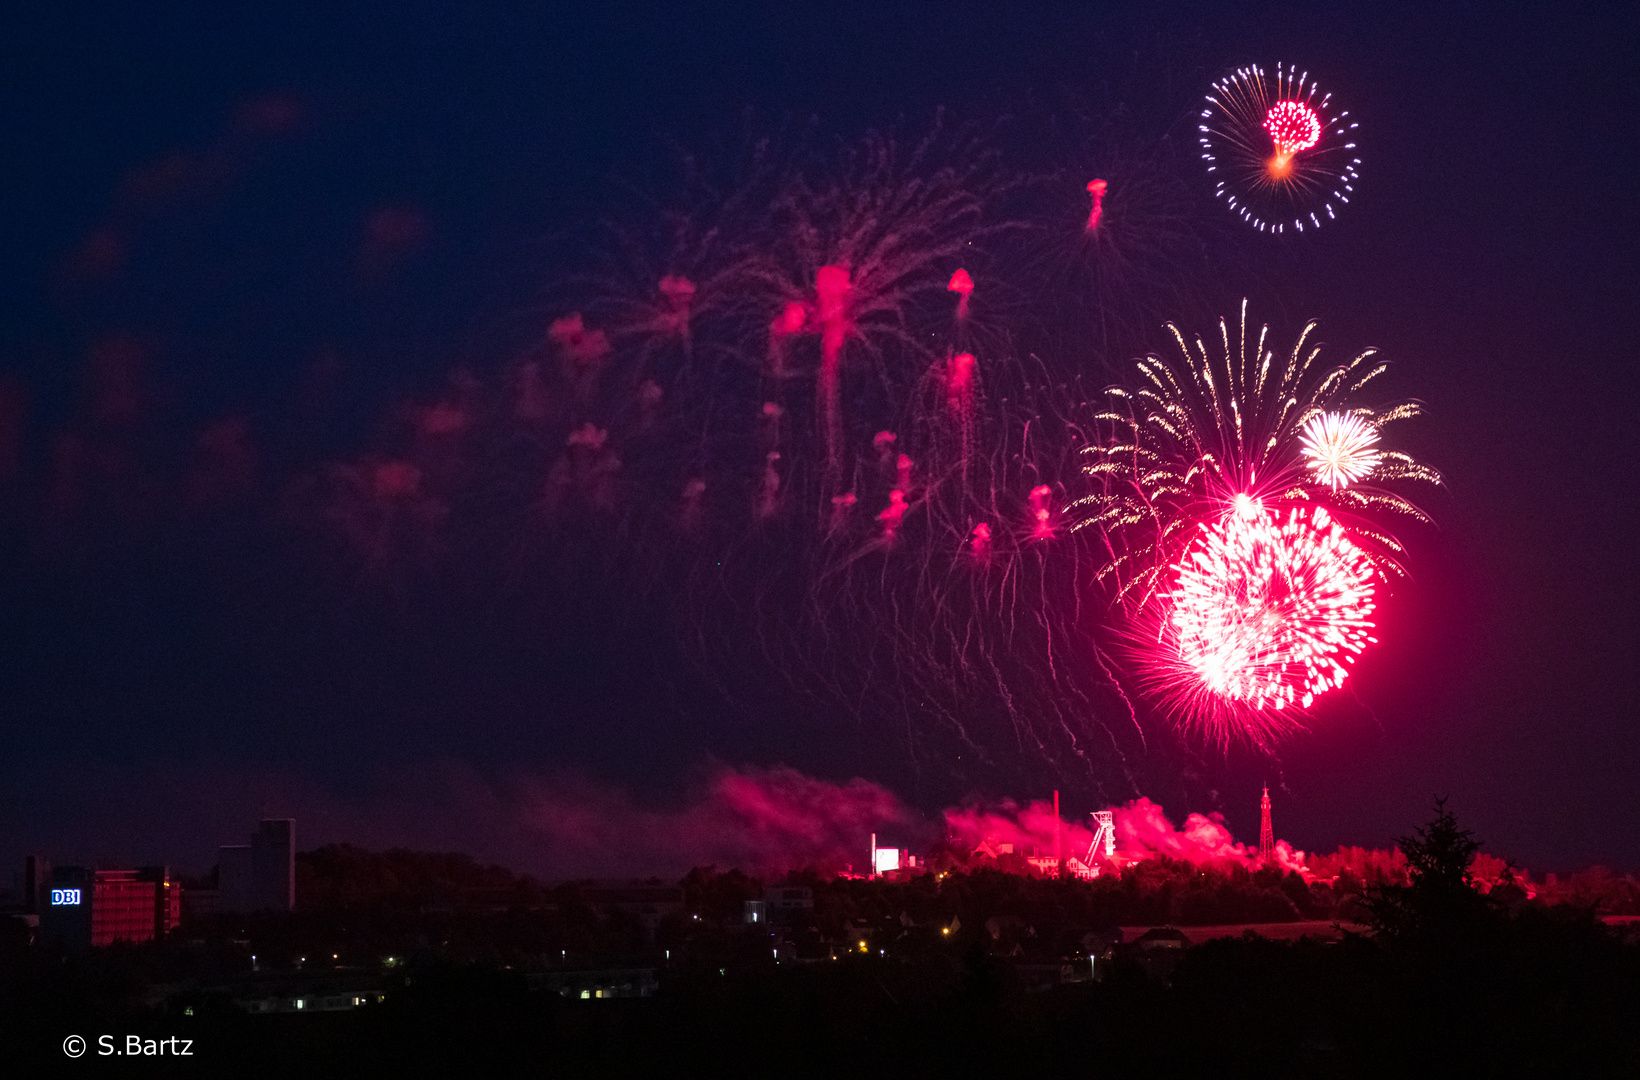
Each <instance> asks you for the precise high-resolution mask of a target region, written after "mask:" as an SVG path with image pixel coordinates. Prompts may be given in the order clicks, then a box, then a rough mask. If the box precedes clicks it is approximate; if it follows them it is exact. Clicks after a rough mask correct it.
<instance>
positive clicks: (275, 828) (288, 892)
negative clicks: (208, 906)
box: [217, 818, 296, 913]
mask: <svg viewBox="0 0 1640 1080" xmlns="http://www.w3.org/2000/svg"><path fill="white" fill-rule="evenodd" d="M217 893H218V896H217V909H218V910H219V911H225V912H236V913H243V912H250V911H293V910H295V908H296V822H295V821H294V820H293V819H291V818H266V819H264V820H263V821H262V823H261V824H260V825H259V826H258V827H257V830H256V832H255V833H254V834H252V836H251V842H250V843H249V844H234V845H230V846H226V847H223V848H222V849H221V850H220V852H219V857H218V860H217Z"/></svg>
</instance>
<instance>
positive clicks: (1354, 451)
mask: <svg viewBox="0 0 1640 1080" xmlns="http://www.w3.org/2000/svg"><path fill="white" fill-rule="evenodd" d="M1299 440H1300V442H1301V443H1302V445H1303V450H1304V460H1305V462H1306V463H1307V464H1308V465H1309V467H1310V470H1311V471H1312V472H1313V473H1315V480H1316V483H1318V484H1326V485H1327V486H1328V487H1330V488H1332V489H1333V490H1334V491H1337V490H1338V489H1339V488H1342V487H1348V486H1349V485H1350V484H1353V483H1354V482H1355V481H1357V480H1360V479H1363V478H1364V477H1367V476H1369V475H1371V474H1372V471H1373V470H1374V469H1376V468H1377V467H1378V463H1379V461H1380V460H1381V459H1382V455H1381V454H1379V452H1378V429H1377V428H1376V427H1374V426H1373V425H1372V424H1370V423H1369V422H1367V421H1366V420H1364V419H1362V418H1361V417H1360V416H1357V415H1355V414H1353V413H1337V412H1323V413H1316V414H1315V415H1314V416H1312V417H1310V419H1309V422H1308V423H1306V424H1305V425H1304V431H1303V434H1302V435H1300V436H1299Z"/></svg>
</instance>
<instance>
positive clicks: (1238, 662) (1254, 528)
mask: <svg viewBox="0 0 1640 1080" xmlns="http://www.w3.org/2000/svg"><path fill="white" fill-rule="evenodd" d="M1173 572H1174V581H1173V585H1172V588H1171V589H1170V590H1169V591H1168V592H1167V593H1165V594H1163V595H1162V596H1161V597H1159V600H1160V611H1161V616H1162V623H1161V626H1160V633H1159V635H1158V641H1157V646H1156V647H1157V652H1158V655H1157V656H1156V662H1155V663H1154V664H1151V665H1147V667H1148V668H1149V671H1150V673H1151V677H1152V678H1153V679H1154V681H1155V682H1156V683H1158V684H1159V685H1158V687H1157V689H1158V690H1160V691H1161V692H1162V694H1163V696H1164V697H1166V698H1168V699H1169V700H1170V701H1171V702H1172V703H1173V704H1174V705H1176V706H1178V707H1179V708H1180V709H1181V711H1183V712H1184V713H1185V714H1186V715H1188V716H1189V717H1191V718H1192V719H1193V720H1195V721H1196V722H1198V723H1201V724H1202V725H1203V726H1204V727H1206V728H1207V729H1208V734H1209V735H1210V736H1213V737H1215V738H1216V739H1217V740H1218V741H1221V742H1223V741H1228V740H1229V739H1230V738H1231V737H1232V736H1241V737H1245V738H1248V739H1250V740H1251V741H1253V742H1255V743H1263V742H1265V741H1267V740H1268V738H1269V737H1271V736H1273V735H1276V734H1278V733H1279V732H1280V731H1282V730H1284V729H1285V728H1287V727H1290V726H1292V721H1291V720H1290V719H1287V718H1286V717H1284V716H1283V714H1284V713H1290V712H1291V710H1293V709H1294V707H1295V706H1296V707H1297V708H1308V707H1309V705H1310V704H1311V703H1312V702H1313V701H1314V700H1315V698H1316V696H1317V695H1319V694H1322V693H1324V692H1326V691H1327V690H1331V689H1334V688H1336V687H1338V686H1340V685H1342V684H1343V682H1344V679H1345V678H1346V676H1347V675H1348V674H1349V669H1348V665H1350V664H1351V663H1353V662H1354V660H1355V657H1356V656H1357V655H1359V654H1360V652H1361V651H1362V649H1364V648H1365V647H1366V646H1367V645H1368V644H1370V643H1372V642H1373V641H1374V640H1375V639H1374V638H1373V637H1372V636H1371V632H1372V627H1373V624H1372V612H1373V607H1374V599H1373V593H1374V585H1375V582H1376V579H1377V572H1376V570H1375V569H1374V567H1373V564H1372V561H1371V559H1369V558H1368V556H1367V554H1366V553H1365V552H1363V551H1362V550H1361V549H1360V548H1359V547H1357V546H1356V545H1355V543H1354V542H1353V541H1352V540H1351V539H1350V537H1349V534H1348V533H1347V532H1346V531H1345V529H1344V528H1343V526H1342V525H1340V524H1339V523H1338V522H1337V521H1336V520H1334V519H1333V518H1332V516H1331V515H1330V514H1328V513H1327V510H1326V508H1325V507H1321V506H1299V507H1293V508H1291V509H1289V510H1288V511H1287V512H1286V514H1285V516H1279V515H1278V514H1276V513H1273V512H1271V511H1268V510H1266V509H1265V508H1264V507H1263V505H1262V504H1260V503H1259V502H1258V500H1256V499H1253V498H1250V497H1248V496H1246V495H1242V496H1239V497H1238V498H1237V499H1236V500H1235V505H1234V508H1233V509H1232V510H1231V511H1230V512H1229V513H1228V514H1225V515H1224V516H1223V517H1222V518H1221V519H1219V520H1217V521H1214V522H1211V523H1207V524H1203V525H1202V526H1200V528H1199V529H1198V531H1197V534H1196V536H1195V538H1194V539H1193V540H1192V541H1191V543H1190V544H1189V546H1188V547H1187V548H1186V549H1185V551H1184V554H1183V556H1182V557H1181V558H1180V560H1179V561H1178V563H1177V564H1176V565H1175V566H1174V567H1173Z"/></svg>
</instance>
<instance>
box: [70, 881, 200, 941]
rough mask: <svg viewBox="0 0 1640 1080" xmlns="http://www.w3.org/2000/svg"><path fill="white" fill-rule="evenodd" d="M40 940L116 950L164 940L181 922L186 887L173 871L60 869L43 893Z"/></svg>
mask: <svg viewBox="0 0 1640 1080" xmlns="http://www.w3.org/2000/svg"><path fill="white" fill-rule="evenodd" d="M40 904H41V907H40V932H41V936H42V937H43V938H44V939H45V940H47V941H49V942H52V943H54V944H60V945H68V946H71V947H73V946H79V947H83V946H86V945H94V946H96V945H112V944H113V943H114V942H116V941H153V940H155V939H157V938H163V937H165V936H166V935H167V934H169V933H170V932H171V931H172V930H175V929H176V927H177V924H178V923H180V922H181V921H182V886H181V884H179V883H178V882H177V881H176V879H175V878H173V877H172V876H171V871H170V868H169V867H164V866H145V867H141V868H139V869H136V870H88V869H86V868H85V867H83V866H59V867H57V868H56V869H55V870H53V871H52V872H51V880H50V881H49V883H46V884H44V885H43V886H42V888H41V890H40Z"/></svg>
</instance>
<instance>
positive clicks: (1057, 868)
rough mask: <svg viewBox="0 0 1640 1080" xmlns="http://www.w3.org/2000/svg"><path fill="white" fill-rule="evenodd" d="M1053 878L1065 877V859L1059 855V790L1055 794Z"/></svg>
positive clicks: (1055, 790)
mask: <svg viewBox="0 0 1640 1080" xmlns="http://www.w3.org/2000/svg"><path fill="white" fill-rule="evenodd" d="M1053 876H1054V877H1064V876H1065V864H1064V859H1062V858H1061V857H1060V854H1059V789H1058V788H1055V789H1054V793H1053Z"/></svg>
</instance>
